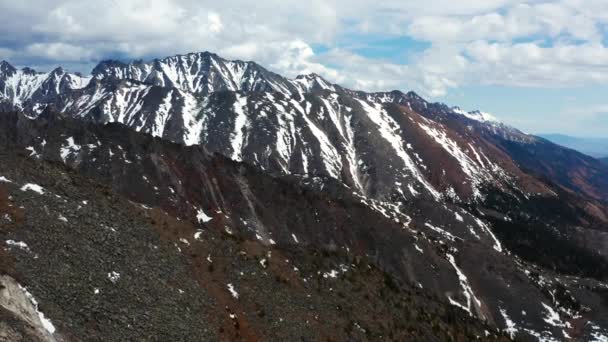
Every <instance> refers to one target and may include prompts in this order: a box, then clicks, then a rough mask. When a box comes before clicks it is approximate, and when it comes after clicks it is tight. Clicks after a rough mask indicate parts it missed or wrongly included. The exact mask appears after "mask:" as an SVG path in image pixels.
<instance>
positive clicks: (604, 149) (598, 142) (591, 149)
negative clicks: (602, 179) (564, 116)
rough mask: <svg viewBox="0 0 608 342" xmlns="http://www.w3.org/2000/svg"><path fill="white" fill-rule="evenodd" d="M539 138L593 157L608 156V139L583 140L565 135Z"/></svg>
mask: <svg viewBox="0 0 608 342" xmlns="http://www.w3.org/2000/svg"><path fill="white" fill-rule="evenodd" d="M539 136H540V137H542V138H545V139H547V140H549V141H551V142H553V143H556V144H558V145H561V146H564V147H568V148H571V149H573V150H577V151H579V152H581V153H584V154H586V155H589V156H592V157H596V158H597V157H600V158H602V157H606V156H608V138H581V137H573V136H569V135H564V134H540V135H539Z"/></svg>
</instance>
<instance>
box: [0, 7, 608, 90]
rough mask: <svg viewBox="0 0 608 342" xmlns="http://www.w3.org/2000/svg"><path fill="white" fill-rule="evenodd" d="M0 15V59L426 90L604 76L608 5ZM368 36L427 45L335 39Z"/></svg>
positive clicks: (48, 10) (603, 79)
mask: <svg viewBox="0 0 608 342" xmlns="http://www.w3.org/2000/svg"><path fill="white" fill-rule="evenodd" d="M0 21H1V22H2V23H3V35H2V37H0V59H8V60H10V61H12V62H14V63H15V64H21V65H24V64H32V63H33V64H39V65H43V66H44V65H53V64H55V65H57V64H62V65H66V64H67V65H89V64H91V63H94V62H95V61H97V60H99V59H102V58H108V57H117V58H122V59H131V58H152V57H163V56H167V55H173V54H177V53H187V52H192V51H204V50H210V51H214V52H217V53H219V54H220V55H223V56H225V57H227V58H238V59H246V60H255V61H258V62H260V63H261V64H263V65H265V66H267V67H269V68H271V69H272V70H273V71H277V72H280V73H284V74H286V75H288V76H295V75H297V74H299V73H308V72H316V73H319V74H322V75H324V76H325V77H327V78H328V79H330V80H331V81H334V82H340V83H343V84H345V85H347V86H351V87H353V88H361V89H366V90H386V89H393V88H396V89H403V90H408V89H414V90H416V91H420V92H422V93H424V94H425V95H430V96H443V95H445V94H446V93H448V92H449V91H450V90H451V89H454V88H458V87H461V86H466V85H483V84H495V85H507V86H517V87H522V86H523V87H554V86H576V85H588V84H607V83H608V70H607V68H606V67H605V66H606V65H608V51H607V48H606V46H605V41H606V37H605V36H606V33H605V27H606V25H607V24H608V2H607V1H605V0H553V1H549V0H530V1H527V2H525V3H523V2H521V1H516V0H462V1H453V0H436V1H433V4H432V6H431V5H429V4H428V3H425V2H420V1H413V0H386V1H381V2H379V1H376V2H372V1H369V0H350V1H347V0H311V1H291V0H258V1H255V2H245V1H239V0H225V1H223V2H221V3H220V2H217V1H210V0H99V1H80V0H45V1H42V0H23V1H20V2H11V3H8V2H4V3H3V4H1V5H0ZM370 35H377V36H386V37H409V38H410V39H413V40H415V41H419V42H425V43H426V44H427V45H426V47H425V48H423V49H417V50H414V51H411V52H410V53H408V57H407V58H406V57H405V56H403V58H402V59H396V58H391V59H388V58H382V57H377V56H374V57H370V56H367V57H366V56H364V55H362V54H361V53H360V52H358V51H357V50H356V49H349V48H347V47H345V44H343V42H344V40H350V41H353V40H355V41H356V40H357V38H358V37H360V36H370ZM319 45H321V46H324V47H325V48H324V49H323V51H321V52H318V51H317V52H315V50H314V49H313V47H314V46H319ZM82 71H87V70H82Z"/></svg>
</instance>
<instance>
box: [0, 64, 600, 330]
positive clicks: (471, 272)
mask: <svg viewBox="0 0 608 342" xmlns="http://www.w3.org/2000/svg"><path fill="white" fill-rule="evenodd" d="M0 94H1V95H0V96H1V97H0V98H1V100H0V101H1V103H2V106H3V107H2V108H0V109H2V110H4V111H8V110H14V111H22V112H23V113H24V114H25V115H26V116H28V117H29V118H31V119H38V120H35V122H36V124H32V123H31V122H27V121H20V120H21V119H19V118H17V119H15V120H16V121H17V123H15V125H16V128H15V129H14V130H15V131H19V130H21V132H24V133H22V135H18V137H17V142H13V143H14V144H16V145H17V146H18V148H21V149H23V150H25V151H29V153H28V154H29V155H30V156H31V157H33V158H38V157H41V158H42V159H44V160H50V161H53V162H58V163H63V164H65V165H66V166H67V167H69V168H72V169H73V170H76V171H78V172H80V173H83V174H85V175H86V176H88V177H92V178H94V179H96V180H99V181H101V182H102V183H105V184H108V185H110V186H112V187H113V188H114V189H118V190H119V191H120V192H121V193H124V194H129V195H130V194H134V196H137V198H133V199H134V200H137V201H139V202H142V203H145V204H146V205H154V206H158V207H160V208H162V209H163V210H166V211H168V212H171V213H174V214H175V215H178V217H183V218H184V219H186V220H192V221H196V220H199V218H200V220H201V221H203V222H204V221H205V220H207V219H208V218H210V217H211V216H207V214H204V213H205V211H203V214H204V215H203V214H201V213H200V212H199V210H203V208H207V210H209V208H211V209H212V210H213V211H214V212H218V211H219V212H228V211H230V212H233V213H234V214H233V215H234V217H233V219H234V222H233V224H228V223H226V225H223V226H222V227H221V228H222V229H228V230H229V231H231V232H235V233H236V232H238V234H239V236H241V237H244V238H255V239H258V240H261V241H263V242H264V243H266V244H273V243H274V242H278V243H279V244H288V243H289V242H290V241H292V242H293V241H295V242H296V243H298V241H300V240H299V239H302V241H308V242H310V245H311V246H313V247H315V248H317V247H319V248H321V247H322V248H328V249H335V248H342V249H344V250H347V252H350V251H351V249H353V250H357V253H361V254H363V255H367V256H374V258H376V259H377V260H378V263H379V264H380V266H381V267H382V268H386V269H387V270H388V271H389V272H392V274H398V275H399V277H402V278H399V279H401V280H403V281H405V282H418V283H419V284H420V286H421V287H422V288H425V289H430V291H431V292H432V293H433V294H434V295H437V296H441V297H445V298H447V300H448V302H449V303H451V304H452V305H453V306H457V307H459V308H461V309H463V310H464V311H465V312H466V313H467V314H468V315H471V316H474V317H477V318H479V319H482V320H485V321H488V322H490V323H492V324H493V325H495V326H497V327H499V328H500V329H502V330H506V331H508V332H509V334H510V335H512V336H515V334H516V333H520V334H523V335H526V336H528V337H529V336H536V337H538V338H546V339H550V338H553V339H561V338H563V337H564V336H566V334H570V333H573V331H574V330H575V328H573V326H574V325H575V324H579V323H580V322H581V319H582V318H581V317H582V315H583V312H585V309H584V306H586V307H589V306H593V309H592V310H591V311H592V312H593V313H594V314H593V315H590V316H589V317H593V322H595V323H594V324H598V323H597V321H598V319H601V318H598V317H601V316H602V313H603V312H605V311H604V310H605V309H606V308H605V307H604V306H601V305H599V304H597V303H595V304H593V305H591V304H589V303H594V301H593V300H592V299H590V298H592V297H593V296H594V295H593V291H591V292H586V291H582V292H580V293H579V292H576V291H577V285H576V283H577V282H578V281H582V279H583V278H592V279H594V280H593V281H592V282H593V284H595V285H593V286H599V287H601V286H604V285H603V283H602V282H603V281H606V280H607V279H606V278H605V274H608V266H606V265H608V263H606V260H608V249H606V244H607V243H608V233H606V232H608V215H607V214H606V212H608V207H607V206H606V201H607V200H608V178H607V177H606V176H605V175H606V174H608V168H607V167H606V166H605V165H603V164H601V163H600V162H599V161H597V160H595V159H593V158H587V157H586V156H584V155H580V154H578V153H576V152H574V151H570V150H566V149H562V148H560V147H558V146H556V145H553V144H550V143H548V142H547V141H545V140H543V139H538V138H536V137H534V136H531V135H528V134H525V133H522V132H520V131H519V130H517V129H515V128H513V127H509V126H508V125H505V124H503V123H500V122H499V121H498V120H496V119H495V118H494V117H492V116H491V115H489V114H487V113H483V112H480V111H475V112H465V111H463V110H461V109H460V108H457V107H452V108H451V107H448V106H447V105H445V104H441V103H430V102H428V101H426V100H425V99H423V98H422V97H420V96H419V95H417V94H416V93H414V92H408V93H403V92H400V91H391V92H377V93H366V92H362V91H355V90H351V89H347V88H344V87H341V86H339V85H335V84H331V83H330V82H328V81H326V80H324V79H323V78H322V77H320V76H319V75H314V74H313V75H304V76H298V77H296V78H295V79H289V78H285V77H282V76H280V75H278V74H275V73H272V72H270V71H268V70H266V69H264V68H263V67H261V66H260V65H258V64H256V63H254V62H243V61H228V60H225V59H222V58H221V57H219V56H217V55H215V54H212V53H193V54H188V55H180V56H174V57H168V58H164V59H159V60H154V61H151V62H143V61H135V62H132V63H128V64H127V63H122V62H117V61H104V62H101V63H100V64H99V65H98V66H97V67H95V69H94V70H93V72H92V75H91V76H90V77H82V76H79V75H76V74H70V73H67V72H65V71H64V70H62V69H56V70H54V71H52V72H50V73H36V72H34V71H33V70H30V69H22V70H17V69H15V68H13V67H12V66H10V65H9V64H8V63H2V64H1V65H0ZM61 117H65V118H66V120H67V121H68V122H72V120H73V119H76V120H75V121H74V122H76V121H77V122H80V124H79V125H82V122H83V121H84V122H87V123H88V124H91V125H92V126H94V127H97V125H106V126H110V127H114V126H115V125H113V124H121V125H124V126H126V127H128V128H130V129H132V130H133V131H137V132H139V133H145V134H148V135H151V136H154V137H156V138H162V140H163V141H165V142H166V141H169V142H173V143H177V144H179V145H180V146H172V147H166V151H174V152H175V151H177V152H176V153H178V154H181V153H183V154H184V155H186V156H183V157H182V158H181V159H179V160H177V159H173V158H172V156H171V153H170V152H167V153H164V152H163V153H161V154H160V155H156V156H155V157H154V158H152V159H150V160H148V159H146V158H147V157H146V158H144V154H145V152H142V151H143V150H142V149H143V148H144V147H142V146H145V145H146V144H149V143H150V144H151V142H150V141H157V140H153V139H152V140H150V141H148V140H146V141H147V142H146V144H143V145H141V146H140V145H139V143H138V142H137V141H140V140H142V139H144V138H142V137H141V135H132V139H135V140H133V141H131V140H128V141H123V140H122V138H119V137H118V136H115V137H114V138H113V139H115V140H117V141H118V140H121V141H123V142H122V143H121V144H122V145H120V144H119V145H118V146H110V145H112V142H111V141H109V140H112V139H107V138H106V139H105V140H104V141H106V145H103V148H102V145H101V144H102V143H101V142H98V140H97V138H95V139H94V138H92V137H88V138H86V137H83V134H84V133H82V134H81V133H74V132H73V131H72V128H70V127H67V128H66V127H63V126H62V125H63V124H58V126H60V128H61V132H55V133H53V132H54V131H50V132H47V131H45V129H46V128H45V129H41V130H40V132H37V131H36V128H35V127H30V125H34V126H35V125H42V126H44V125H45V124H48V123H49V122H51V123H53V122H54V120H59V119H58V118H61ZM32 122H34V121H32ZM9 124H13V123H9ZM22 126H23V127H22ZM51 126H52V124H51ZM76 126H77V128H74V129H75V130H76V132H80V131H79V130H80V129H82V128H78V127H80V126H78V124H77V125H76ZM28 129H29V130H33V131H34V132H37V133H35V134H34V133H32V132H29V133H28ZM6 131H7V132H9V131H12V129H6ZM85 131H86V129H85ZM129 136H131V134H129ZM145 139H149V137H148V138H145ZM7 140H10V139H9V138H7ZM101 140H103V139H101V138H100V139H99V141H101ZM0 142H1V141H0ZM47 143H48V147H45V146H47ZM0 145H2V144H0ZM127 145H133V146H134V147H132V148H133V149H135V150H136V151H139V152H140V153H139V152H138V153H135V152H133V151H132V153H127V152H126V149H128V146H127ZM184 145H185V146H184ZM197 146H203V147H204V148H206V149H207V150H209V151H210V152H214V153H219V154H220V155H223V156H225V157H227V158H229V159H231V160H233V161H235V162H242V163H245V164H248V165H249V166H251V167H253V169H255V170H258V171H256V172H261V173H263V174H266V175H271V176H272V177H279V178H280V179H287V180H288V181H289V182H293V181H294V179H295V180H296V181H297V182H298V184H299V186H303V188H304V189H308V190H303V189H300V188H298V190H297V191H300V192H302V191H313V192H315V193H319V194H321V195H319V196H321V198H325V199H324V200H323V201H325V202H323V204H319V206H320V207H316V208H317V209H319V210H324V211H325V213H326V214H324V215H323V216H322V217H323V218H324V219H325V220H332V219H331V217H332V216H331V212H332V210H333V209H331V208H334V206H336V205H338V204H336V203H339V205H345V204H344V201H347V202H348V205H347V207H348V208H350V206H351V205H355V204H352V203H356V205H360V206H362V207H364V208H366V209H365V210H371V211H373V212H375V213H379V214H380V215H381V216H382V217H383V219H381V220H380V221H376V223H375V224H379V225H382V226H384V225H387V224H388V223H387V222H392V223H391V227H392V225H393V224H394V225H395V227H396V228H395V229H397V230H398V233H396V232H394V231H392V230H391V233H390V234H389V235H390V236H391V237H394V241H391V239H387V237H386V236H385V235H384V233H378V232H377V231H376V229H377V228H375V227H372V226H367V225H366V226H361V225H358V224H357V225H356V227H357V228H356V232H357V234H354V233H353V232H352V231H349V230H348V229H346V230H345V231H344V232H342V231H340V232H339V233H337V232H336V231H335V230H336V229H338V227H340V229H342V228H345V227H346V226H345V223H344V222H340V221H336V222H334V221H331V223H330V224H327V225H325V223H327V222H325V223H323V224H321V223H320V219H319V217H318V216H315V215H317V214H313V213H311V214H310V216H305V215H303V216H298V215H296V216H297V217H299V218H298V219H299V220H302V221H297V220H298V219H296V221H295V223H293V224H292V223H291V222H290V219H289V218H288V217H283V216H281V217H283V218H284V221H278V219H277V218H276V217H275V216H277V217H278V216H279V214H278V213H281V214H280V215H283V214H285V213H286V212H293V210H294V209H293V208H291V207H290V208H289V209H286V208H285V207H283V203H275V202H272V201H273V200H274V197H272V196H270V197H265V194H263V191H261V190H260V189H259V188H258V190H257V191H254V190H252V189H251V187H253V184H254V183H251V184H248V183H247V184H246V182H245V183H243V182H244V180H243V177H245V176H244V175H242V174H239V175H235V176H234V179H235V180H232V179H231V180H230V182H229V184H231V185H234V186H232V187H235V186H236V187H238V188H239V189H240V190H239V195H238V196H236V195H234V194H232V193H231V190H226V189H230V188H231V186H228V187H224V188H222V189H223V190H218V189H217V188H216V187H218V186H219V185H218V184H216V183H214V182H216V181H217V179H214V177H213V174H212V173H211V174H206V172H208V171H207V170H208V168H213V167H214V165H216V163H219V164H220V165H221V164H222V163H224V162H223V161H214V162H211V161H209V160H207V159H205V158H206V157H204V158H203V157H201V156H199V155H197V154H196V149H197V148H198V147H197ZM163 149H164V147H163ZM192 151H195V152H192ZM191 153H193V154H191ZM116 155H119V156H116ZM115 156H116V157H115ZM142 160H144V161H142ZM137 165H138V167H139V168H140V169H139V171H138V169H136V168H134V167H135V166H137ZM249 166H248V167H249ZM218 172H222V171H221V170H220V171H218ZM243 172H245V171H243ZM140 174H144V176H145V178H144V179H143V180H142V179H139V178H138V179H131V177H132V175H140ZM201 174H205V175H206V176H205V177H207V178H200V179H199V176H198V175H201ZM155 177H156V178H155ZM272 177H271V178H272ZM259 181H261V182H268V180H266V178H264V177H261V178H259ZM149 187H152V189H154V191H151V190H150V189H149ZM179 189H181V190H179ZM185 189H205V191H204V193H203V194H201V193H198V192H196V191H194V192H190V191H189V190H185ZM208 193H210V194H213V196H211V195H208ZM229 193H230V196H231V200H230V201H233V202H236V201H241V200H243V199H245V201H244V202H238V203H241V205H239V206H234V207H232V206H228V205H227V204H225V202H226V201H225V199H224V196H229V195H228V194H229ZM275 195H276V194H275ZM208 196H211V197H208ZM234 196H236V197H234ZM239 196H240V197H239ZM277 196H278V195H277ZM323 196H326V197H323ZM279 197H280V196H279ZM289 200H290V201H292V200H293V199H292V197H289ZM230 201H229V202H230ZM292 203H293V202H289V204H290V205H291V204H292ZM293 205H294V207H297V204H293ZM316 205H317V204H315V206H316ZM267 207H269V208H271V209H272V210H274V211H276V213H275V214H272V213H271V211H267V210H265V209H264V210H263V209H262V208H267ZM243 208H244V209H243ZM271 209H268V210H271ZM347 216H348V217H351V214H348V215H347ZM312 217H316V218H315V219H312ZM231 220H232V219H230V220H229V218H228V217H227V218H225V219H222V222H228V221H231ZM302 222H307V224H304V223H302ZM348 222H349V223H348V225H351V226H352V224H351V223H350V222H351V221H348ZM370 224H371V225H373V224H372V223H370ZM311 225H312V226H314V227H317V228H318V227H321V226H322V227H324V228H323V229H321V230H318V231H317V230H312V228H310V227H312V226H311ZM294 227H295V228H294ZM306 227H309V228H306ZM306 229H309V230H306ZM367 230H370V231H367ZM353 234H354V235H353ZM387 234H388V233H387ZM392 234H395V235H392ZM294 236H295V238H294ZM298 237H300V238H298ZM403 239H405V240H407V241H408V243H412V241H416V243H414V244H412V245H408V246H409V249H406V248H405V247H404V246H403V244H404V242H403V241H405V240H403ZM418 241H419V243H420V244H423V242H424V244H430V246H432V247H429V249H428V250H426V249H425V247H424V246H423V247H422V248H421V246H420V245H418V244H417V243H418ZM336 246H338V247H336ZM380 246H383V248H381V247H380ZM413 246H415V247H414V249H412V247H413ZM416 247H417V248H416ZM412 253H414V254H415V253H420V254H421V255H424V256H419V255H417V254H415V255H416V256H417V257H419V258H421V259H420V260H418V259H417V258H414V257H412V256H411V255H412ZM427 256H428V259H427ZM476 258H479V259H483V260H485V261H487V263H485V264H484V265H485V266H484V267H485V268H480V267H478V266H479V265H478V264H477V263H476V262H475V260H476ZM411 260H418V261H417V262H415V263H414V264H416V265H418V266H412V264H411ZM439 260H440V261H439ZM490 261H492V262H490ZM435 263H437V264H438V265H439V266H438V265H435ZM493 263H494V265H500V269H499V270H495V269H493V267H494V266H492V264H493ZM463 264H464V265H463ZM419 265H434V266H435V267H431V269H424V271H422V270H421V269H418V268H416V267H420V266H419ZM442 267H444V268H446V269H445V270H444V269H443V268H442ZM440 269H441V271H439V270H440ZM490 269H491V270H490ZM531 269H534V270H535V271H534V272H531V271H530V270H531ZM433 272H435V273H433ZM422 273H424V274H425V275H424V276H422V275H421V274H422ZM429 274H434V275H435V276H436V277H431V276H429ZM539 274H540V275H539ZM427 276H428V277H429V278H427ZM570 276H572V277H575V278H573V279H574V280H573V279H570V278H568V277H570ZM420 277H423V278H424V280H422V279H419V278H420ZM496 279H498V280H496ZM515 284H516V285H515ZM597 284H600V285H597ZM562 287H563V288H565V289H567V290H563V289H562ZM558 289H562V290H558ZM555 291H560V292H559V295H556V294H555ZM525 293H532V294H531V295H530V298H527V301H528V302H529V303H528V304H529V306H527V309H526V310H524V312H522V310H518V308H520V307H522V306H524V305H525V304H524V301H521V296H522V295H523V294H525ZM544 293H550V294H553V295H549V296H547V295H545V294H544ZM574 297H576V298H575V299H572V298H574ZM571 301H574V302H576V303H577V304H576V305H574V304H572V303H571ZM581 303H582V304H581ZM571 304H572V305H571ZM526 305H527V304H526ZM600 325H602V326H603V325H604V322H603V321H602V322H601V323H600ZM589 329H591V328H589ZM589 329H587V330H585V332H584V333H581V332H580V331H579V332H578V333H580V334H583V335H585V336H590V334H591V332H590V331H589ZM598 329H600V328H598ZM602 329H603V328H602ZM602 331H603V330H602ZM575 332H576V331H575Z"/></svg>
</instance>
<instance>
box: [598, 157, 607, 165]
mask: <svg viewBox="0 0 608 342" xmlns="http://www.w3.org/2000/svg"><path fill="white" fill-rule="evenodd" d="M600 161H601V162H602V163H606V164H608V157H606V158H600Z"/></svg>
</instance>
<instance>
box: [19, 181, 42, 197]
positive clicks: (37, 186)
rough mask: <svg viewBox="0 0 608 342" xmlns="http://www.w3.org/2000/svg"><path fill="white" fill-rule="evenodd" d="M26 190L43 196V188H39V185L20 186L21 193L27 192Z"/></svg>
mask: <svg viewBox="0 0 608 342" xmlns="http://www.w3.org/2000/svg"><path fill="white" fill-rule="evenodd" d="M28 190H30V191H33V192H36V193H38V194H40V195H43V194H44V188H43V187H41V186H40V185H38V184H34V183H27V184H25V185H24V186H22V187H21V191H24V192H25V191H28Z"/></svg>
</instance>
